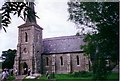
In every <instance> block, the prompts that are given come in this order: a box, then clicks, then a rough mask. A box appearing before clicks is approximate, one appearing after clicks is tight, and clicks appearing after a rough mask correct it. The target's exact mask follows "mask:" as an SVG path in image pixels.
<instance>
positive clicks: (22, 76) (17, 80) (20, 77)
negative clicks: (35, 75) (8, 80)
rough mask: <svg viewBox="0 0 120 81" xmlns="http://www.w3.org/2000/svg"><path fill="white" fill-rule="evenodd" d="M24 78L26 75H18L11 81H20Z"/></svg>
mask: <svg viewBox="0 0 120 81" xmlns="http://www.w3.org/2000/svg"><path fill="white" fill-rule="evenodd" d="M25 76H26V75H18V76H16V79H15V80H13V81H22V79H24V77H25Z"/></svg>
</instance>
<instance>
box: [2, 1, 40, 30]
mask: <svg viewBox="0 0 120 81" xmlns="http://www.w3.org/2000/svg"><path fill="white" fill-rule="evenodd" d="M30 3H32V2H5V3H4V5H2V11H3V12H2V19H1V26H2V27H1V28H3V29H4V30H5V32H6V29H5V28H6V27H8V24H10V23H11V14H13V15H17V16H18V17H20V18H22V19H23V20H24V21H25V20H26V18H28V19H29V20H30V21H32V20H35V17H38V16H37V15H36V12H35V11H33V10H32V8H30V7H29V4H30Z"/></svg>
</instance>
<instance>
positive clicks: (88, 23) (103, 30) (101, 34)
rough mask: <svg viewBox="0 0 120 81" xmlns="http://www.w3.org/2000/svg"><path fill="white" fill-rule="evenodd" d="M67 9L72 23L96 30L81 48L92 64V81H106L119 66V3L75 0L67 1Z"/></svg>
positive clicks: (85, 39) (89, 35)
mask: <svg viewBox="0 0 120 81" xmlns="http://www.w3.org/2000/svg"><path fill="white" fill-rule="evenodd" d="M68 6H69V9H68V11H69V13H70V16H69V19H70V20H71V21H72V22H74V23H75V24H76V25H77V26H81V25H84V28H86V27H89V28H92V29H93V30H95V31H93V32H90V33H87V35H86V37H85V38H84V41H85V42H86V44H85V45H84V46H82V47H81V48H82V49H83V50H84V51H85V53H86V54H87V55H88V56H90V59H91V61H92V69H93V79H94V80H104V79H106V78H107V75H108V73H109V72H110V71H111V69H112V68H113V67H114V66H115V65H116V64H118V28H119V3H118V2H80V1H79V0H73V1H69V2H68ZM84 28H83V30H82V31H84ZM108 62H109V66H107V65H108Z"/></svg>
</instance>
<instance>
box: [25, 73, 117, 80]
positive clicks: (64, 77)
mask: <svg viewBox="0 0 120 81" xmlns="http://www.w3.org/2000/svg"><path fill="white" fill-rule="evenodd" d="M118 79H119V76H118V73H111V74H110V75H109V76H108V81H119V80H118ZM23 81H92V76H88V77H73V76H72V75H71V74H55V79H51V80H48V79H47V78H46V77H45V75H42V76H41V77H39V79H34V80H30V79H24V80H23Z"/></svg>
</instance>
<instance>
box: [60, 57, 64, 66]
mask: <svg viewBox="0 0 120 81" xmlns="http://www.w3.org/2000/svg"><path fill="white" fill-rule="evenodd" d="M60 64H61V65H63V57H62V56H61V57H60Z"/></svg>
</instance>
